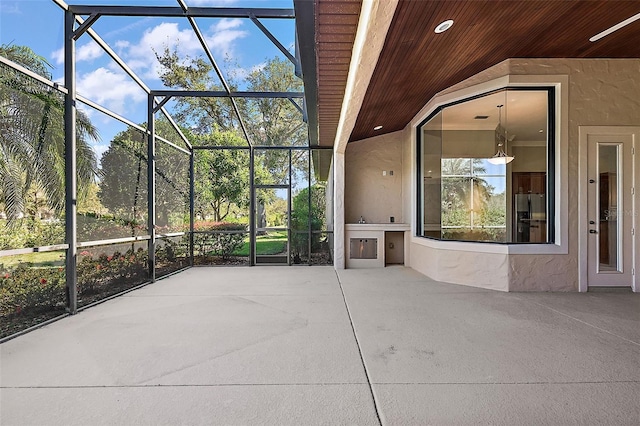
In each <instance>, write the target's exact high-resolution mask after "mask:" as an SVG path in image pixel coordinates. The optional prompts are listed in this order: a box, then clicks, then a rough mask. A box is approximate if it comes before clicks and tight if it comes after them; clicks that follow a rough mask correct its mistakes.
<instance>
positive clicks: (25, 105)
mask: <svg viewBox="0 0 640 426" xmlns="http://www.w3.org/2000/svg"><path fill="white" fill-rule="evenodd" d="M0 56H4V57H5V58H7V59H9V60H11V61H13V62H15V63H17V64H19V65H22V66H23V67H25V68H27V69H29V70H31V71H33V72H35V73H37V74H39V75H41V76H42V77H45V78H47V79H49V80H51V78H52V76H51V73H50V72H49V68H51V65H50V64H49V63H48V62H47V61H46V60H45V59H44V58H43V57H41V56H38V55H37V54H35V53H34V52H33V51H32V50H31V49H30V48H29V47H27V46H15V45H6V44H5V45H0ZM76 128H77V136H76V138H77V154H76V155H77V167H78V176H77V178H78V186H79V189H80V191H83V190H84V189H86V188H88V186H89V185H90V184H91V183H92V182H94V181H95V177H96V176H97V173H98V165H97V159H96V155H95V152H94V151H93V149H92V148H91V146H90V142H91V141H97V140H99V135H98V131H97V129H96V128H95V127H94V126H93V125H92V124H91V122H90V120H89V118H88V117H87V115H86V114H84V113H83V112H82V111H78V114H77V126H76ZM64 152H65V143H64V97H63V95H62V94H61V93H60V92H58V91H57V90H55V89H53V88H51V87H49V86H47V85H44V84H42V83H40V82H38V81H36V80H35V79H33V78H31V77H29V76H26V75H24V74H22V73H20V72H18V71H16V70H14V69H13V68H11V67H8V66H6V65H4V64H0V200H1V201H2V202H3V203H4V210H5V213H6V215H7V217H8V218H9V219H10V220H11V219H15V218H18V217H20V216H21V215H23V214H24V213H25V211H26V207H25V200H26V194H27V192H28V191H29V188H30V187H31V186H32V185H35V186H36V187H38V188H39V189H41V190H42V192H43V193H44V194H45V196H46V200H47V204H48V206H49V208H51V209H52V210H54V211H55V212H56V213H60V212H62V210H63V208H64V200H65V166H64V165H65V161H64Z"/></svg>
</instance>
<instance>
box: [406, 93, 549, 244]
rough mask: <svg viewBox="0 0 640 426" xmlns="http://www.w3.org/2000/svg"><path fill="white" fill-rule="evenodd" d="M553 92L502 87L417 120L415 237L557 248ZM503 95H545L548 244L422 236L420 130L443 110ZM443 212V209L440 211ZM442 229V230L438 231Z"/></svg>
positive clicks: (422, 189)
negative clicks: (534, 92)
mask: <svg viewBox="0 0 640 426" xmlns="http://www.w3.org/2000/svg"><path fill="white" fill-rule="evenodd" d="M556 90H557V87H556V86H555V85H553V84H545V85H535V84H532V85H527V84H525V85H517V86H513V85H506V86H503V87H499V88H495V89H491V90H487V91H483V92H481V93H477V94H474V95H470V96H466V97H463V98H461V99H457V100H454V101H451V102H447V103H444V104H441V105H438V106H436V107H435V108H434V109H433V110H431V112H430V113H429V114H428V115H427V116H426V117H425V118H424V119H422V120H420V121H419V122H418V123H417V125H416V126H415V136H416V143H415V153H416V156H415V164H416V205H415V213H416V226H415V233H414V236H415V237H419V238H423V239H427V240H431V241H442V242H452V243H455V242H460V243H474V244H491V245H502V246H530V245H536V246H540V245H557V244H556V226H555V224H556V214H557V212H556V132H557V130H558V129H557V127H556V126H557V123H558V122H559V120H558V117H556V114H557V113H559V111H557V109H556V102H557V100H556ZM503 91H542V92H546V93H547V182H546V191H547V192H546V195H547V196H546V200H547V206H546V214H547V218H546V220H547V240H546V241H545V242H534V243H531V242H522V243H518V242H512V241H509V242H501V241H477V240H450V239H443V238H435V237H430V236H426V235H424V216H423V213H424V211H423V210H424V202H425V199H424V186H423V182H424V173H423V170H422V166H423V164H422V162H423V158H422V157H423V152H422V135H421V133H422V128H423V126H424V125H425V124H427V123H428V122H429V121H430V120H431V119H432V118H434V117H435V116H436V115H438V114H440V113H441V112H443V111H444V110H445V109H446V108H449V107H451V106H454V105H459V104H462V103H466V102H470V101H473V100H475V99H479V98H483V97H485V96H489V95H492V94H495V93H499V92H503ZM440 210H441V211H442V207H441V208H440ZM441 229H442V227H441Z"/></svg>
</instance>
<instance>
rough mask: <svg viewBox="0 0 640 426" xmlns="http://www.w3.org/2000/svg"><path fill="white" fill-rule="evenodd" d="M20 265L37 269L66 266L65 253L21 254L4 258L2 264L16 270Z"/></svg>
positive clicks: (0, 261)
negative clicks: (25, 264) (27, 264)
mask: <svg viewBox="0 0 640 426" xmlns="http://www.w3.org/2000/svg"><path fill="white" fill-rule="evenodd" d="M20 263H30V264H31V265H33V266H34V267H36V268H43V267H51V266H64V263H65V259H64V252H61V251H48V252H44V253H29V254H19V255H16V256H7V257H3V258H2V260H0V264H2V265H4V267H5V268H14V267H16V266H18V265H19V264H20Z"/></svg>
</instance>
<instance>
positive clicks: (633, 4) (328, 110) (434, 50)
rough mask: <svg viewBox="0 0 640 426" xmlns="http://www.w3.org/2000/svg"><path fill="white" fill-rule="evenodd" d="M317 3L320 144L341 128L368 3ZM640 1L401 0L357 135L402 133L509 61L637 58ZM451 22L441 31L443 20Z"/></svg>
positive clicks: (353, 136) (328, 141) (639, 54)
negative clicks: (449, 92) (472, 80)
mask: <svg viewBox="0 0 640 426" xmlns="http://www.w3.org/2000/svg"><path fill="white" fill-rule="evenodd" d="M317 1H318V6H319V7H318V9H317V10H318V12H317V13H318V20H317V25H318V27H317V30H318V42H319V44H318V86H319V89H318V90H319V125H320V141H321V144H323V145H327V144H332V143H333V140H334V138H335V130H336V128H337V125H338V119H339V114H340V107H341V104H342V96H343V95H344V86H345V83H346V76H347V72H348V67H349V59H350V56H351V47H352V45H353V39H354V36H355V28H356V26H357V21H358V12H359V10H360V6H361V2H360V1H359V0H358V1H330V0H317ZM639 12H640V1H638V0H633V1H622V0H616V1H610V0H564V1H558V0H548V1H547V0H539V1H530V0H526V1H514V0H476V1H462V0H460V1H458V0H446V1H444V0H441V1H433V0H432V1H428V0H400V3H399V5H398V8H397V9H396V13H395V16H394V19H393V22H392V24H391V27H390V29H389V33H388V34H387V39H386V41H385V46H384V48H383V50H382V53H381V55H380V59H379V61H378V64H377V66H376V69H375V72H374V74H373V77H372V80H371V83H370V85H369V88H368V90H367V94H366V96H365V100H364V103H363V105H362V109H361V110H360V114H359V116H358V119H357V121H356V125H355V128H354V130H353V132H352V134H351V138H350V140H352V141H354V140H360V139H364V138H368V137H371V136H375V135H377V134H381V133H388V132H393V131H397V130H401V129H403V128H404V127H405V126H406V124H407V123H408V122H409V121H410V120H411V118H413V116H414V115H415V114H416V113H417V112H418V111H419V110H420V109H421V108H422V107H423V106H424V105H425V104H426V103H427V102H428V101H429V99H431V98H432V97H433V96H434V95H435V94H436V93H438V92H440V91H442V90H443V89H445V88H447V87H449V86H451V85H453V84H456V83H459V82H460V81H462V80H465V79H466V78H468V77H471V76H473V75H474V74H476V73H478V72H480V71H482V70H484V69H486V68H489V67H491V66H493V65H495V64H497V63H499V62H501V61H503V60H505V59H508V58H565V57H566V58H603V57H608V58H638V57H640V21H636V22H634V23H632V24H630V25H628V26H627V27H624V28H622V29H620V30H618V31H616V32H614V33H613V34H611V35H609V36H607V37H605V38H603V39H601V40H600V41H598V42H595V43H592V42H589V38H590V37H592V36H593V35H595V34H597V33H599V32H600V31H603V30H605V29H607V28H609V27H611V26H612V25H615V24H616V23H618V22H621V21H623V20H625V19H627V18H629V17H631V16H633V15H635V14H637V13H639ZM447 19H453V20H454V21H455V23H454V25H453V27H452V28H451V29H450V30H448V31H446V32H444V33H442V34H435V33H434V31H433V30H434V28H435V27H436V26H437V25H438V24H439V23H441V22H443V21H445V20H447ZM377 125H382V126H384V127H383V129H382V130H380V131H378V132H376V131H374V130H373V127H374V126H377Z"/></svg>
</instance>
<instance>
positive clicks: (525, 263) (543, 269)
mask: <svg viewBox="0 0 640 426" xmlns="http://www.w3.org/2000/svg"><path fill="white" fill-rule="evenodd" d="M509 62H510V63H509V65H510V66H509V69H510V71H509V72H510V73H511V74H512V75H517V74H532V75H544V74H567V75H568V76H569V146H568V148H569V182H568V183H569V193H568V197H569V203H568V206H569V212H568V214H569V254H567V255H565V256H550V255H547V256H544V255H539V256H526V255H512V256H510V257H509V262H510V274H511V277H510V285H509V289H510V290H511V291H532V290H534V291H535V290H540V291H577V289H578V232H579V229H578V212H579V210H580V209H584V208H586V206H580V205H579V203H578V164H579V163H578V159H579V135H578V129H579V126H628V125H639V124H640V78H638V76H640V60H639V59H630V60H626V59H625V60H620V59H610V60H604V59H586V60H581V59H552V60H526V59H512V60H510V61H509ZM585 232H586V231H585Z"/></svg>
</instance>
